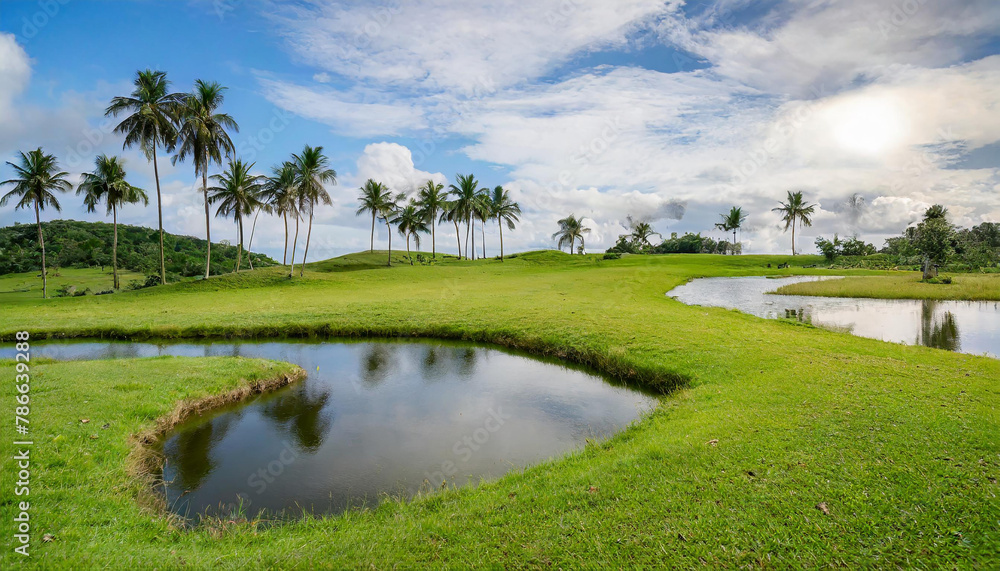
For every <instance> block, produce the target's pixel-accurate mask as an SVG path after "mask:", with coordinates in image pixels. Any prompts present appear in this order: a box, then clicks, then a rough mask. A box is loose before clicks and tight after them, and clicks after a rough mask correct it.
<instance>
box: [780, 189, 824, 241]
mask: <svg viewBox="0 0 1000 571" xmlns="http://www.w3.org/2000/svg"><path fill="white" fill-rule="evenodd" d="M787 200H788V202H780V204H781V206H779V207H778V208H772V209H771V210H772V211H773V212H778V213H780V214H781V215H782V216H781V221H782V222H784V223H785V231H786V232H787V231H788V229H789V228H791V229H792V255H793V256H794V255H795V224H796V222H798V223H801V224H802V225H803V226H812V218H810V216H812V215H813V212H815V211H816V205H815V204H806V202H805V201H804V200H802V191H797V192H792V191H790V190H789V191H788V199H787Z"/></svg>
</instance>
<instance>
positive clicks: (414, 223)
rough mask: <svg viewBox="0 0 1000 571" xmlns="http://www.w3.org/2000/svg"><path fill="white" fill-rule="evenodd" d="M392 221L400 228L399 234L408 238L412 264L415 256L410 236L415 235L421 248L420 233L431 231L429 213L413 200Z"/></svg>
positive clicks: (409, 258) (407, 256)
mask: <svg viewBox="0 0 1000 571" xmlns="http://www.w3.org/2000/svg"><path fill="white" fill-rule="evenodd" d="M392 223H393V224H395V225H396V229H397V230H399V235H400V236H403V237H404V238H406V258H407V259H408V260H410V265H411V266H412V265H413V256H411V255H410V237H411V236H412V237H413V241H414V243H415V244H416V245H417V249H418V250H419V249H420V233H421V232H423V233H425V234H426V233H428V232H430V228H428V227H427V214H426V213H424V212H423V211H422V210H421V209H420V207H419V205H418V204H417V203H416V202H414V201H412V200H411V201H410V203H409V204H407V205H406V206H404V207H403V208H400V209H399V210H398V211H397V214H396V217H395V218H394V219H393V221H392Z"/></svg>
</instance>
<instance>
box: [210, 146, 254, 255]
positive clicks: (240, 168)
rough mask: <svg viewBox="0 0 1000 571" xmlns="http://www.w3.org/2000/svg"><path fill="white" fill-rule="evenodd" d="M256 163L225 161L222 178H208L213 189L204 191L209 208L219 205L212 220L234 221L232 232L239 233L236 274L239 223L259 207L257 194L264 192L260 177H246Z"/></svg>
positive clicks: (213, 176)
mask: <svg viewBox="0 0 1000 571" xmlns="http://www.w3.org/2000/svg"><path fill="white" fill-rule="evenodd" d="M254 164H256V163H250V164H247V163H245V162H243V161H241V160H239V159H237V160H235V161H229V165H228V166H227V167H226V170H225V171H224V172H223V173H222V174H215V175H212V180H214V181H216V182H217V183H218V184H217V186H213V187H210V188H209V189H208V192H209V195H208V202H209V204H216V203H218V204H219V208H218V209H217V210H216V211H215V215H216V216H222V217H225V218H228V217H229V216H232V217H233V218H234V219H235V220H236V231H237V232H239V236H240V239H239V249H238V250H237V251H236V268H235V271H236V273H239V271H240V264H241V262H242V261H243V220H244V219H246V217H247V216H249V215H250V214H252V213H253V211H254V210H256V209H258V208H259V207H260V206H261V204H262V203H261V193H262V192H263V190H264V180H263V179H264V177H262V176H259V175H252V174H250V170H251V169H253V166H254Z"/></svg>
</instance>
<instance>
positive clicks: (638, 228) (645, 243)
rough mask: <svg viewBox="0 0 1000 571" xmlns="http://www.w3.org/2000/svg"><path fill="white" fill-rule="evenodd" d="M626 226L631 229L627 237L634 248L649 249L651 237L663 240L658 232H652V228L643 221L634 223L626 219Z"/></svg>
mask: <svg viewBox="0 0 1000 571" xmlns="http://www.w3.org/2000/svg"><path fill="white" fill-rule="evenodd" d="M628 225H629V228H631V232H629V236H630V237H631V238H632V243H633V244H635V245H636V246H639V247H640V248H641V247H647V248H648V247H651V246H652V244H651V243H650V242H649V239H650V238H651V237H653V236H659V237H660V238H663V235H662V234H660V233H659V232H656V231H654V230H653V226H652V225H651V224H650V223H649V222H646V221H644V220H639V221H635V220H632V217H631V216H629V217H628Z"/></svg>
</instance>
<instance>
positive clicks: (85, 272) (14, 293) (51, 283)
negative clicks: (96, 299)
mask: <svg viewBox="0 0 1000 571" xmlns="http://www.w3.org/2000/svg"><path fill="white" fill-rule="evenodd" d="M41 276H42V272H41V270H39V271H37V272H26V273H21V274H4V275H0V304H8V303H21V302H24V301H29V300H34V299H41V297H42V277H41ZM118 278H119V280H121V285H122V287H123V288H124V287H126V286H128V284H129V282H131V281H132V280H140V281H143V282H144V281H146V276H144V275H142V274H140V273H138V272H133V271H129V270H119V271H118ZM113 283H114V278H113V277H112V275H111V266H105V269H104V270H101V269H100V268H84V269H76V268H59V269H56V268H49V279H48V290H49V297H55V296H56V295H57V292H58V290H59V288H61V287H63V286H68V285H72V286H76V289H77V291H84V290H86V289H87V288H90V291H91V292H93V293H97V292H100V291H106V290H109V289H111V286H112V284H113Z"/></svg>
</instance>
